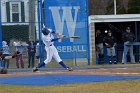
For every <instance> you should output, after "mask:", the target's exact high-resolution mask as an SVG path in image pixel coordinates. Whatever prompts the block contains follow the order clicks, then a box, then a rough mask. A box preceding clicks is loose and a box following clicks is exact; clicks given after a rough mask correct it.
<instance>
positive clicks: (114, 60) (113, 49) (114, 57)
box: [112, 47, 117, 64]
mask: <svg viewBox="0 0 140 93" xmlns="http://www.w3.org/2000/svg"><path fill="white" fill-rule="evenodd" d="M112 56H113V63H114V64H117V59H116V51H115V47H112Z"/></svg>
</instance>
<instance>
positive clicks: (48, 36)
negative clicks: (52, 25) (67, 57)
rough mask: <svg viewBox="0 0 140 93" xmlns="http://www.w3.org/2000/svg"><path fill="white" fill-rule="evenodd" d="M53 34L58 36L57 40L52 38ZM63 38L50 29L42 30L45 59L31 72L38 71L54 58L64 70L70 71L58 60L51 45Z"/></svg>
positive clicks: (56, 52) (55, 51) (57, 55)
mask: <svg viewBox="0 0 140 93" xmlns="http://www.w3.org/2000/svg"><path fill="white" fill-rule="evenodd" d="M53 34H56V35H57V36H58V38H54V36H53ZM63 38H64V36H63V35H59V33H58V32H56V31H52V30H51V29H48V28H46V27H45V28H43V30H42V41H43V43H44V44H45V50H46V52H47V59H46V60H45V61H44V62H42V63H40V64H39V65H38V66H37V67H35V68H33V72H36V71H38V68H41V67H43V66H44V65H45V64H48V63H49V62H50V61H51V60H52V58H54V59H55V60H56V62H58V63H59V64H60V65H61V66H62V67H63V68H65V69H66V70H69V71H72V68H70V67H68V66H66V65H65V64H64V62H63V61H62V59H61V58H60V56H59V54H58V51H57V49H56V48H55V46H54V45H53V43H54V41H57V40H59V39H63Z"/></svg>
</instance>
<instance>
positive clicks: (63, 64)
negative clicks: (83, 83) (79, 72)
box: [53, 47, 72, 71]
mask: <svg viewBox="0 0 140 93" xmlns="http://www.w3.org/2000/svg"><path fill="white" fill-rule="evenodd" d="M53 58H54V59H55V60H56V62H58V63H59V64H60V65H61V66H62V67H63V68H65V69H66V70H69V71H72V68H70V67H68V66H67V65H66V64H65V63H64V62H63V61H62V59H61V58H60V56H59V54H58V51H57V49H56V48H55V47H54V55H53Z"/></svg>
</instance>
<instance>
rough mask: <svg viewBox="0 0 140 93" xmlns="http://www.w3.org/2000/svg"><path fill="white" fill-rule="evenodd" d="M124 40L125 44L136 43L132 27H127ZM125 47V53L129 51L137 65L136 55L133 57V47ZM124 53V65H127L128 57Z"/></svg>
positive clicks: (132, 60)
mask: <svg viewBox="0 0 140 93" xmlns="http://www.w3.org/2000/svg"><path fill="white" fill-rule="evenodd" d="M122 39H123V40H124V44H127V43H130V42H134V40H135V36H134V34H133V33H132V32H131V28H130V27H126V32H124V33H123V35H122ZM124 47H126V51H124V52H126V53H128V51H129V52H130V57H131V62H132V63H135V58H134V55H133V45H130V46H124ZM124 52H123V57H122V64H126V61H127V57H126V55H124Z"/></svg>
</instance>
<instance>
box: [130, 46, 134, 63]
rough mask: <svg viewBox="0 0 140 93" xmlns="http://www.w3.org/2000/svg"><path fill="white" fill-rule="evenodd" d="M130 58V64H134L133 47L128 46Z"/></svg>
mask: <svg viewBox="0 0 140 93" xmlns="http://www.w3.org/2000/svg"><path fill="white" fill-rule="evenodd" d="M130 58H131V62H132V63H135V57H134V54H133V46H130Z"/></svg>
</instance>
